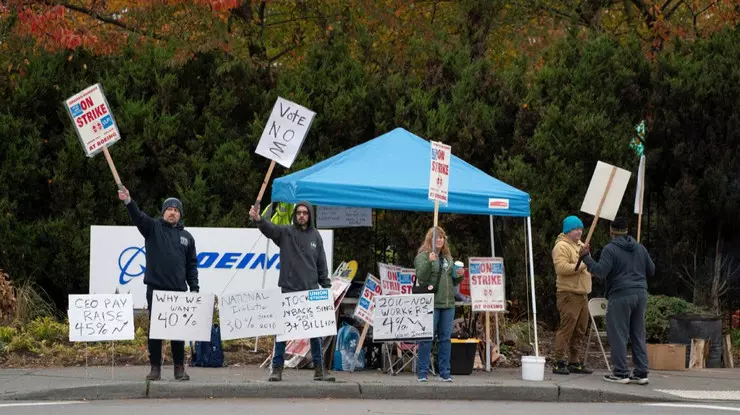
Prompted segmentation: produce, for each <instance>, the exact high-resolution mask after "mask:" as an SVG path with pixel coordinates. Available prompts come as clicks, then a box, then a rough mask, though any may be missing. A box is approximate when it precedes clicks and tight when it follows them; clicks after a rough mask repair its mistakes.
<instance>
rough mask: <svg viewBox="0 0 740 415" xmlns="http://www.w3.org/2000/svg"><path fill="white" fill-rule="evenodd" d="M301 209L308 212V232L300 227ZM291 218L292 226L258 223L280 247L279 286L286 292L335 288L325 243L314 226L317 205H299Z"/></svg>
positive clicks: (263, 231)
mask: <svg viewBox="0 0 740 415" xmlns="http://www.w3.org/2000/svg"><path fill="white" fill-rule="evenodd" d="M298 206H304V207H306V208H307V209H308V226H307V227H306V229H303V228H301V226H300V225H298V221H297V219H296V215H295V211H296V209H298ZM291 219H292V221H293V224H292V225H282V226H278V225H275V224H274V223H272V222H270V221H269V220H267V219H264V218H263V219H260V221H259V222H258V225H259V229H260V231H261V232H262V233H263V234H264V235H265V236H267V237H268V238H270V239H272V241H273V242H275V245H277V246H279V247H280V278H279V279H278V286H279V287H280V288H281V290H282V292H284V293H290V292H296V291H307V290H315V289H318V288H319V287H321V288H331V280H330V279H329V270H328V268H327V266H326V253H325V252H324V240H323V239H322V238H321V234H320V233H319V231H318V230H317V229H316V226H315V225H314V212H313V206H312V205H311V204H310V203H308V202H298V203H297V204H296V205H295V209H293V214H292V216H291Z"/></svg>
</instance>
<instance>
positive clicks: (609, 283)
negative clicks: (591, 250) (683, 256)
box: [583, 235, 655, 298]
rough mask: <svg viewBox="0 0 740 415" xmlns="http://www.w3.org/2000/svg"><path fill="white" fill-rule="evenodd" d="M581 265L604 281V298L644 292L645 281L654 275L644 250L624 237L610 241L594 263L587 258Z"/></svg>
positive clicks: (648, 256) (653, 266) (629, 237)
mask: <svg viewBox="0 0 740 415" xmlns="http://www.w3.org/2000/svg"><path fill="white" fill-rule="evenodd" d="M583 262H584V263H585V264H586V266H587V267H588V270H589V271H590V272H591V273H592V274H593V275H594V276H595V277H596V278H598V279H601V280H603V279H606V298H614V297H620V296H625V295H630V294H635V293H643V292H646V291H647V277H652V276H653V275H654V274H655V264H654V263H653V260H652V259H650V255H649V254H648V251H647V249H645V247H644V246H642V245H640V244H639V243H637V241H636V240H635V239H634V238H633V237H631V236H628V235H625V236H620V237H617V238H614V239H612V241H611V242H609V243H608V244H607V245H606V246H605V247H604V249H602V250H601V257H600V258H599V261H598V262H597V261H596V260H594V259H593V258H591V256H590V255H586V256H585V257H584V258H583Z"/></svg>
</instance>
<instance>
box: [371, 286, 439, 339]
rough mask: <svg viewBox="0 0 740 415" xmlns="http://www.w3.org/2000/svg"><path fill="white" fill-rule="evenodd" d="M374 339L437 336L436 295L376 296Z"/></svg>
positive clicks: (428, 337)
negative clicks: (435, 329)
mask: <svg viewBox="0 0 740 415" xmlns="http://www.w3.org/2000/svg"><path fill="white" fill-rule="evenodd" d="M373 322H374V324H373V341H374V342H382V341H399V340H430V339H432V338H433V337H434V294H411V295H377V296H375V310H373Z"/></svg>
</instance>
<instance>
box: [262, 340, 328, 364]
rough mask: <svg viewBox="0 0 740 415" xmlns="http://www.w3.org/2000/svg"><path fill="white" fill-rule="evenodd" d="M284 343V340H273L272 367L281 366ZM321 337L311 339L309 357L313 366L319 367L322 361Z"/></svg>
mask: <svg viewBox="0 0 740 415" xmlns="http://www.w3.org/2000/svg"><path fill="white" fill-rule="evenodd" d="M285 344H286V342H275V350H274V353H273V358H272V367H274V368H281V367H283V365H284V364H285ZM322 355H323V353H322V350H321V337H314V338H313V339H311V358H312V360H313V366H314V367H321V366H322V365H323V363H322V361H323V358H322Z"/></svg>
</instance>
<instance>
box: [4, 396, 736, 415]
mask: <svg viewBox="0 0 740 415" xmlns="http://www.w3.org/2000/svg"><path fill="white" fill-rule="evenodd" d="M455 412H457V413H464V414H465V415H490V414H492V413H495V414H496V415H499V414H521V415H525V414H526V415H529V414H538V413H547V414H548V415H561V414H562V415H573V414H574V413H578V412H582V413H587V414H589V415H598V414H630V415H642V414H644V415H648V414H649V415H663V414H665V415H675V414H692V415H708V414H722V413H726V414H731V413H733V412H740V403H738V402H735V403H702V404H699V403H697V404H682V403H681V404H668V403H666V404H618V403H614V404H601V403H598V404H572V403H567V404H566V403H526V402H491V401H486V402H481V401H476V402H469V401H381V400H375V401H371V400H328V399H324V400H300V399H290V400H288V399H285V400H272V399H254V400H251V399H213V400H153V399H147V400H126V401H92V402H38V403H36V402H8V401H0V413H2V414H3V415H40V414H53V413H56V414H59V415H99V414H105V415H131V414H152V413H173V414H178V415H189V414H193V415H202V414H208V415H221V414H260V415H261V414H265V415H296V414H300V415H323V414H341V415H368V414H378V415H450V414H454V413H455Z"/></svg>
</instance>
